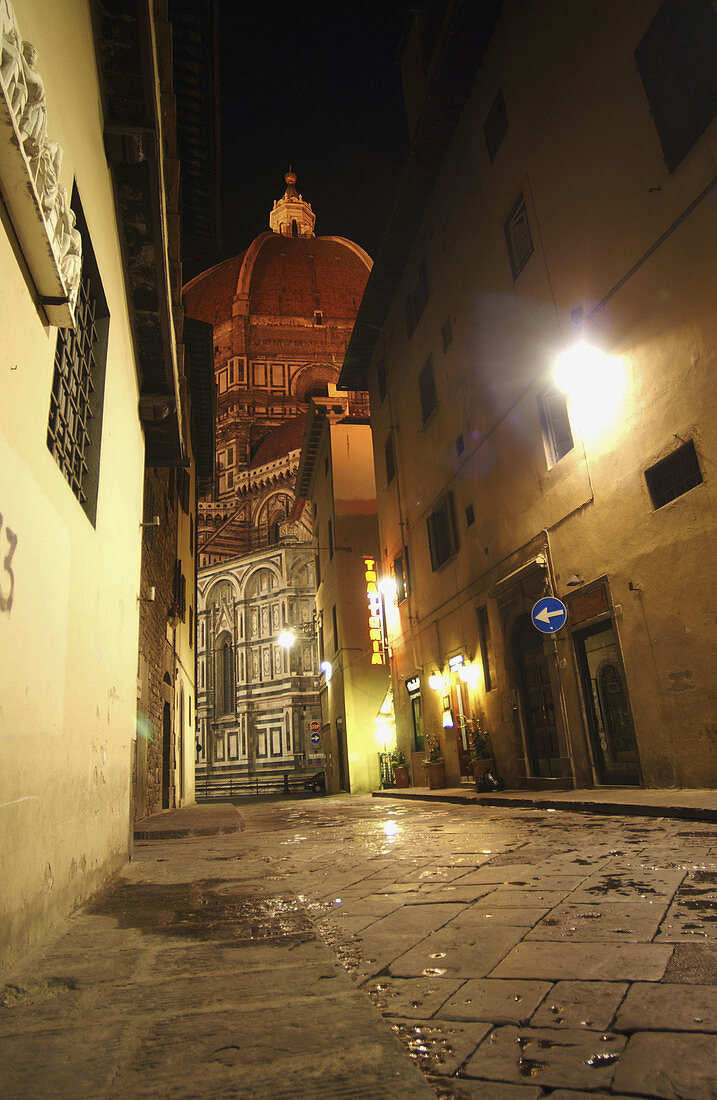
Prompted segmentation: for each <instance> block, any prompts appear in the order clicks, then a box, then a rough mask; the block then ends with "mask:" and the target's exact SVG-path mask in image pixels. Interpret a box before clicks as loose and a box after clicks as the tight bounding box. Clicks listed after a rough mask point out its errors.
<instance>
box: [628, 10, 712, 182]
mask: <svg viewBox="0 0 717 1100" xmlns="http://www.w3.org/2000/svg"><path fill="white" fill-rule="evenodd" d="M716 58H717V12H716V11H715V8H714V5H713V4H712V2H711V0H666V2H665V3H664V4H663V5H662V7H661V8H660V9H659V11H658V12H657V15H656V16H655V18H654V19H653V20H652V22H651V23H650V26H649V27H648V28H647V31H646V32H645V35H644V37H643V38H642V41H641V42H640V44H639V45H638V47H637V49H636V50H635V62H636V64H637V71H638V72H639V74H640V79H641V80H642V83H643V86H644V88H645V93H646V95H647V99H648V102H649V104H650V112H651V114H652V119H653V122H654V124H655V128H656V130H657V134H658V137H659V139H660V144H661V145H662V151H663V153H664V154H665V163H666V165H667V167H668V168H669V170H670V172H672V171H674V169H675V168H676V167H677V166H678V164H680V163H681V161H682V160H684V158H685V156H686V155H687V153H688V152H689V151H690V149H691V148H692V146H693V145H694V144H695V142H696V141H697V139H698V138H699V137H700V136H701V135H702V134H703V133H704V132H705V130H706V129H707V127H708V126H709V124H710V122H711V121H712V119H713V118H714V116H715V112H716V111H717V61H716V60H715V59H716Z"/></svg>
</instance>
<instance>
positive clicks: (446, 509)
mask: <svg viewBox="0 0 717 1100" xmlns="http://www.w3.org/2000/svg"><path fill="white" fill-rule="evenodd" d="M426 527H427V529H428V548H429V550H430V553H431V568H432V569H433V571H434V573H435V571H436V570H437V569H440V568H441V566H442V565H444V564H445V563H446V562H447V561H448V560H449V559H450V558H452V557H453V555H454V554H456V553H457V551H458V531H457V528H456V510H455V505H454V503H453V493H446V495H445V496H444V497H443V500H442V501H441V503H440V504H439V505H438V507H437V508H436V509H435V511H434V512H432V513H431V515H430V516H429V517H428V519H427V520H426Z"/></svg>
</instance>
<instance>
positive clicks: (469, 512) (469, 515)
mask: <svg viewBox="0 0 717 1100" xmlns="http://www.w3.org/2000/svg"><path fill="white" fill-rule="evenodd" d="M475 521H476V514H475V512H474V511H473V505H472V504H469V505H468V507H467V508H466V527H472V526H473V524H474V523H475Z"/></svg>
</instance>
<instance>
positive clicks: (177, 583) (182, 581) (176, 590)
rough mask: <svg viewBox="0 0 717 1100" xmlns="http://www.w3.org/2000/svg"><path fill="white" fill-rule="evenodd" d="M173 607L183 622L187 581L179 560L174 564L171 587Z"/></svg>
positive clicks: (185, 615) (185, 611) (185, 610)
mask: <svg viewBox="0 0 717 1100" xmlns="http://www.w3.org/2000/svg"><path fill="white" fill-rule="evenodd" d="M172 588H173V592H172V596H173V600H174V605H175V607H176V609H177V614H178V615H179V618H180V619H181V620H182V622H184V620H185V618H186V617H187V580H186V577H185V576H184V573H183V572H182V563H181V561H180V560H179V558H176V559H175V562H174V582H173V585H172Z"/></svg>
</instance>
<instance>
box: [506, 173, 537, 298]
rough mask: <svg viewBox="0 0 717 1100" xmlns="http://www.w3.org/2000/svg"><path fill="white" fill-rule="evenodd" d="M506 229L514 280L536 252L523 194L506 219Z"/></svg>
mask: <svg viewBox="0 0 717 1100" xmlns="http://www.w3.org/2000/svg"><path fill="white" fill-rule="evenodd" d="M504 228H505V239H506V242H507V244H508V255H509V257H510V266H511V270H512V272H513V278H514V279H517V278H518V276H519V275H520V273H521V271H522V270H523V268H524V267H525V265H526V264H527V262H528V260H529V259H530V257H531V256H532V255H533V252H534V247H533V238H532V236H531V235H530V224H529V223H528V212H527V210H526V208H525V199H524V197H523V195H522V194H521V195H520V197H519V198H518V201H517V202H516V204H515V206H514V207H513V209H512V210H511V212H510V214H509V215H508V217H507V218H506V221H505V226H504Z"/></svg>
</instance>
